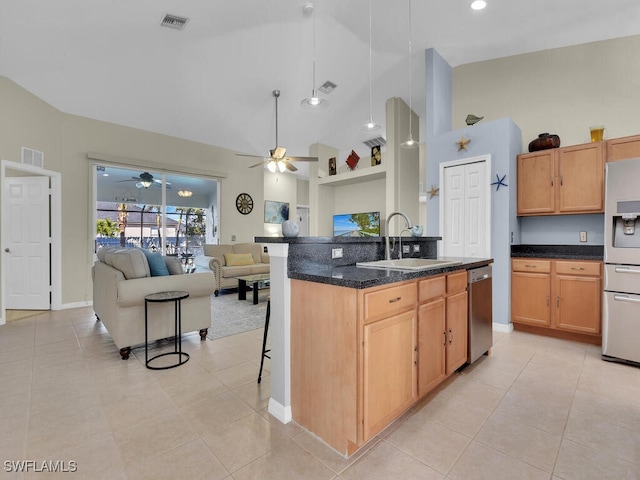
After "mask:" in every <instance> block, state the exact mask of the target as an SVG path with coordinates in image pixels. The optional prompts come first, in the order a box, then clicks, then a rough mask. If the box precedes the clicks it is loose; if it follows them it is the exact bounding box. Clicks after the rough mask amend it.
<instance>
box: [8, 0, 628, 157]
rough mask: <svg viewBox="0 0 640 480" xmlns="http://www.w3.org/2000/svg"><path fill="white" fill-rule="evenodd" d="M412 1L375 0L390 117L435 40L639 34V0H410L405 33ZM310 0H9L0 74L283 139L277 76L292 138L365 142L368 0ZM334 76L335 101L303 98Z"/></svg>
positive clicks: (182, 126) (415, 101)
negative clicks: (305, 102) (182, 23)
mask: <svg viewBox="0 0 640 480" xmlns="http://www.w3.org/2000/svg"><path fill="white" fill-rule="evenodd" d="M408 1H409V0H371V5H372V17H373V18H372V25H373V27H372V38H373V40H372V55H371V58H372V68H371V71H372V77H371V78H372V82H371V83H372V88H371V92H372V95H371V97H372V113H373V119H374V120H375V121H376V122H377V123H380V124H382V125H383V126H384V120H385V118H384V104H385V101H386V99H388V98H390V97H401V98H403V99H404V100H405V102H407V103H409V102H410V101H411V104H412V107H413V109H414V110H415V111H416V113H418V115H419V116H420V117H421V118H422V119H423V118H424V111H425V106H424V103H425V93H424V58H423V57H424V55H423V52H424V49H426V48H430V47H433V48H435V49H436V50H437V51H438V52H439V53H440V54H441V55H442V56H443V57H444V58H445V59H446V60H447V61H448V62H449V63H450V64H451V65H452V66H454V67H455V66H458V65H462V64H466V63H471V62H478V61H482V60H487V59H492V58H498V57H504V56H509V55H515V54H520V53H525V52H532V51H538V50H544V49H549V48H554V47H560V46H568V45H575V44H581V43H586V42H591V41H597V40H603V39H610V38H616V37H622V36H628V35H637V34H640V2H638V0H607V1H606V2H603V1H594V0H536V1H524V0H487V4H488V5H487V8H486V9H484V10H482V11H473V10H471V9H470V8H469V4H470V3H471V0H439V1H437V0H413V2H412V4H411V9H412V16H411V25H412V30H411V32H412V34H411V37H410V36H409V31H408V30H409V16H408V10H409V3H408ZM307 3H309V2H308V1H307V0H179V1H178V0H135V1H125V0H84V1H78V0H55V1H51V0H0V75H5V76H7V77H8V78H10V79H11V80H13V81H15V82H16V83H18V84H20V85H21V86H23V87H24V88H26V89H28V90H29V91H31V92H33V93H34V94H35V95H37V96H39V97H41V98H42V99H43V100H45V101H47V102H49V103H51V104H52V105H53V106H55V107H57V108H59V109H60V110H62V111H64V112H68V113H72V114H76V115H81V116H86V117H90V118H95V119H99V120H104V121H108V122H114V123H117V124H122V125H127V126H131V127H136V128H141V129H145V130H149V131H154V132H159V133H163V134H167V135H173V136H177V137H181V138H185V139H189V140H194V141H198V142H204V143H207V144H212V145H217V146H221V147H225V148H229V149H232V150H235V151H238V152H244V153H251V154H259V155H263V154H264V155H266V154H267V151H268V150H269V149H270V148H273V147H274V146H275V145H274V144H275V118H274V117H275V110H274V99H273V97H272V91H273V90H274V89H279V90H280V91H281V96H280V100H279V138H278V141H279V143H280V144H281V145H283V146H286V147H287V148H288V153H289V154H291V155H307V154H308V146H309V145H310V144H312V143H316V142H320V143H324V144H327V145H332V146H334V147H336V148H338V149H339V150H340V151H341V152H348V151H350V150H351V149H352V148H353V149H355V150H356V151H358V152H359V153H360V154H361V155H368V147H366V146H365V145H364V144H363V143H362V141H363V140H367V139H368V138H370V137H371V134H369V133H367V132H364V131H363V130H362V129H361V128H360V127H361V125H362V124H363V123H364V122H365V121H366V120H367V118H368V116H369V0H317V1H316V2H315V3H314V13H313V14H308V13H304V11H303V7H304V6H305V5H306V4H307ZM166 13H170V14H175V15H179V16H183V17H187V18H189V21H188V23H187V25H186V27H185V28H184V30H182V31H178V30H174V29H170V28H164V27H161V26H160V22H161V19H162V18H163V16H164V15H165V14H166ZM314 15H315V51H314V47H313V44H314V28H313V24H314ZM410 38H411V41H412V51H413V56H412V62H411V63H412V71H411V79H412V82H411V83H412V96H411V99H410V97H409V40H410ZM314 52H315V54H314ZM314 58H315V60H316V62H315V63H316V76H315V82H314V78H313V59H314ZM327 80H329V81H331V82H333V83H335V84H337V88H336V89H335V90H334V91H333V92H332V93H330V94H327V95H323V94H321V96H323V97H324V98H325V99H326V100H328V101H329V102H330V105H329V107H328V108H327V109H325V110H322V111H320V112H309V111H306V110H304V109H303V108H302V107H301V105H300V101H301V100H302V99H303V98H305V97H308V96H309V95H310V93H311V90H312V88H313V87H314V84H315V86H316V87H317V86H320V85H321V84H322V83H324V82H325V81H327ZM382 135H383V136H384V130H383V131H382Z"/></svg>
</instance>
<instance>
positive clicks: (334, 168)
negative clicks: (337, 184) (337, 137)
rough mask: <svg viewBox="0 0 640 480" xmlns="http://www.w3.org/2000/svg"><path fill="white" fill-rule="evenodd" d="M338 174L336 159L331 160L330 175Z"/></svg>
mask: <svg viewBox="0 0 640 480" xmlns="http://www.w3.org/2000/svg"><path fill="white" fill-rule="evenodd" d="M337 172H338V170H337V168H336V157H331V158H330V159H329V175H335V174H336V173H337Z"/></svg>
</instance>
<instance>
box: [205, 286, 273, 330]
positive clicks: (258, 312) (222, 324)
mask: <svg viewBox="0 0 640 480" xmlns="http://www.w3.org/2000/svg"><path fill="white" fill-rule="evenodd" d="M268 295H269V289H268V288H266V289H263V290H260V291H259V293H258V304H257V305H254V304H253V301H252V299H253V292H251V291H248V292H247V299H246V300H238V292H237V290H222V291H220V294H219V295H218V296H217V297H214V296H211V328H210V329H209V333H208V334H207V338H209V339H210V340H215V339H216V338H221V337H227V336H229V335H236V334H238V333H242V332H246V331H249V330H255V329H256V328H263V327H264V319H265V318H264V317H265V314H266V313H267V296H268Z"/></svg>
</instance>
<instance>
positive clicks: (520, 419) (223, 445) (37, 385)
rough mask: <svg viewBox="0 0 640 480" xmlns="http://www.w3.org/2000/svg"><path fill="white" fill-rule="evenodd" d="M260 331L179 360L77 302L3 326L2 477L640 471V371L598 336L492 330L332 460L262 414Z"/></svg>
mask: <svg viewBox="0 0 640 480" xmlns="http://www.w3.org/2000/svg"><path fill="white" fill-rule="evenodd" d="M261 339H262V332H261V331H260V330H254V331H251V332H247V333H244V334H240V335H235V336H232V337H227V338H222V339H218V340H215V341H210V340H207V341H205V342H200V340H199V337H198V335H197V334H196V333H194V334H190V335H186V336H185V337H184V341H183V346H184V349H185V350H186V351H188V352H189V353H190V354H191V360H190V361H189V362H188V363H186V364H185V365H183V366H180V367H178V368H175V369H172V370H167V371H151V370H148V369H146V368H144V365H143V360H144V349H139V348H137V349H134V352H133V353H134V355H133V356H132V357H131V358H130V359H129V361H122V360H120V359H119V355H118V352H117V349H116V348H115V345H114V344H113V342H112V340H111V338H110V337H109V335H108V333H107V332H106V331H105V329H104V328H103V327H102V325H101V324H100V323H99V322H96V321H95V318H94V317H93V315H92V312H91V310H90V309H88V308H81V309H75V310H66V311H59V312H51V313H47V314H43V315H39V316H35V317H31V318H28V319H24V320H19V321H16V322H12V323H9V324H7V325H4V326H1V327H0V380H1V385H2V387H1V388H0V457H1V459H2V461H3V468H2V470H1V472H0V475H1V476H2V478H11V479H22V478H43V474H42V473H35V472H33V471H31V472H29V473H24V474H22V473H15V472H7V471H6V470H7V468H6V467H7V464H6V463H5V462H6V461H9V462H11V461H19V460H34V461H36V462H40V463H39V467H40V469H42V461H44V460H49V461H57V460H58V461H64V462H67V466H68V462H70V461H74V462H76V464H77V472H76V473H75V474H73V475H71V474H69V473H60V474H58V475H50V476H54V477H59V478H83V479H84V478H86V479H92V480H94V479H146V478H148V479H154V480H157V479H165V478H166V479H207V480H216V479H228V480H230V479H234V480H249V479H260V480H268V479H278V480H286V479H295V480H300V479H305V480H306V479H310V480H314V479H318V480H357V479H367V480H376V479H381V480H387V479H421V480H425V479H426V480H430V479H434V480H436V479H448V480H458V479H491V480H496V479H498V480H499V479H509V480H512V479H554V480H558V479H566V480H569V479H579V480H585V479H598V480H601V479H608V478H610V479H616V480H620V479H640V369H638V368H633V367H629V366H623V365H618V364H610V363H605V362H603V361H601V360H600V358H599V349H598V348H596V347H592V346H587V345H583V344H577V343H572V342H567V341H560V340H555V339H549V338H544V337H539V336H534V335H529V334H524V333H519V332H514V333H510V334H498V333H496V334H495V338H494V348H493V354H492V356H491V357H483V358H482V359H481V360H480V361H478V362H476V363H475V364H474V365H473V366H472V367H468V368H467V369H465V370H463V371H462V372H461V373H459V374H456V375H454V376H453V378H451V379H450V380H448V381H447V382H445V384H443V385H442V386H441V387H440V388H438V390H437V391H436V392H433V393H432V394H430V395H429V397H428V398H427V399H426V401H423V402H421V403H420V404H419V405H417V406H416V407H415V408H414V409H412V410H411V411H410V412H408V413H407V414H406V415H405V416H403V418H402V419H400V420H399V421H397V422H396V423H394V424H393V425H392V426H390V427H389V428H388V429H387V430H386V431H384V432H382V433H381V434H380V435H379V436H378V437H376V438H375V439H374V440H373V441H372V442H370V444H368V446H367V448H366V449H364V451H361V452H358V453H357V454H356V455H354V456H353V457H352V458H350V459H344V458H342V457H341V456H340V455H338V454H336V453H335V452H334V451H332V450H331V449H329V448H327V447H326V446H325V445H324V444H323V443H321V442H320V441H318V440H317V439H316V438H315V437H314V436H312V435H311V434H309V433H307V432H305V431H304V430H303V429H301V428H300V427H298V426H296V425H295V424H289V425H283V424H281V423H279V422H278V421H277V420H275V419H274V418H272V417H271V416H270V415H269V414H268V413H267V411H266V406H267V403H268V398H269V387H270V376H269V374H268V372H267V373H266V374H265V375H264V376H263V382H262V384H261V385H260V386H259V385H257V384H256V377H257V372H258V366H259V361H260V347H261ZM158 348H159V349H161V348H165V347H163V346H162V345H160V346H158ZM268 367H269V365H268V363H267V369H268Z"/></svg>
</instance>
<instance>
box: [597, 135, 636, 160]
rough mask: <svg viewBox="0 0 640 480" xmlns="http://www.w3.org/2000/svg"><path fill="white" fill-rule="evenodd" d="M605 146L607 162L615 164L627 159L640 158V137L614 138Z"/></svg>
mask: <svg viewBox="0 0 640 480" xmlns="http://www.w3.org/2000/svg"><path fill="white" fill-rule="evenodd" d="M605 144H606V149H607V162H615V161H618V160H625V159H627V158H640V135H633V136H631V137H622V138H613V139H611V140H607V141H606V142H605Z"/></svg>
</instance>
